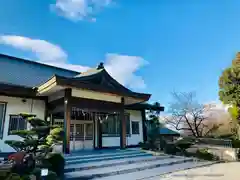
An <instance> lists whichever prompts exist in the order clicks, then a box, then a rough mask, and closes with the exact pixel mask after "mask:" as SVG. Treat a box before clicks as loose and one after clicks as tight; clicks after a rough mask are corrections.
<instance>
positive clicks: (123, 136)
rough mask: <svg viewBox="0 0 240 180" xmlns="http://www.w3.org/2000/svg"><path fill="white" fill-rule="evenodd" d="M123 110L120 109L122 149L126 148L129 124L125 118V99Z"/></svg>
mask: <svg viewBox="0 0 240 180" xmlns="http://www.w3.org/2000/svg"><path fill="white" fill-rule="evenodd" d="M121 104H122V106H121V109H120V148H121V149H125V148H126V137H127V136H126V134H127V124H126V118H125V116H124V98H122V99H121Z"/></svg>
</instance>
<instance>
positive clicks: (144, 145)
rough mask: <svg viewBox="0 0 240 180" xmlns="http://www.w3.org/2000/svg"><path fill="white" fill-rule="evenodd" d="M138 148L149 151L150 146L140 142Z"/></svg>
mask: <svg viewBox="0 0 240 180" xmlns="http://www.w3.org/2000/svg"><path fill="white" fill-rule="evenodd" d="M139 146H140V148H142V149H145V150H150V149H151V145H150V143H148V142H146V143H142V142H141V143H139Z"/></svg>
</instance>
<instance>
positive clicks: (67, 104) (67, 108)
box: [63, 89, 72, 154]
mask: <svg viewBox="0 0 240 180" xmlns="http://www.w3.org/2000/svg"><path fill="white" fill-rule="evenodd" d="M71 96H72V90H71V89H65V95H64V141H63V153H65V154H69V153H70V125H71V113H72V106H71Z"/></svg>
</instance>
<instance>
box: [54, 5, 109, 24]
mask: <svg viewBox="0 0 240 180" xmlns="http://www.w3.org/2000/svg"><path fill="white" fill-rule="evenodd" d="M111 3H112V0H56V3H55V4H52V5H51V9H53V10H54V11H55V12H56V13H58V14H59V15H61V16H64V17H65V18H68V19H70V20H72V21H79V20H90V21H96V19H95V18H94V15H95V14H96V13H97V12H98V11H99V10H101V9H102V8H105V7H107V6H109V5H110V4H111Z"/></svg>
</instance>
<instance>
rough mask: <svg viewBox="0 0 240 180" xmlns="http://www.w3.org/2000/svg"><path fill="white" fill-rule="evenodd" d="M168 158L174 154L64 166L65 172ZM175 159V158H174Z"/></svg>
mask: <svg viewBox="0 0 240 180" xmlns="http://www.w3.org/2000/svg"><path fill="white" fill-rule="evenodd" d="M169 158H174V156H151V155H148V156H137V157H136V156H134V157H128V158H122V159H113V160H107V161H97V162H88V163H81V164H70V165H67V166H66V168H65V172H74V171H82V170H89V169H98V168H103V167H112V166H119V165H127V164H134V163H140V162H149V161H156V160H163V159H169ZM175 159H177V158H175Z"/></svg>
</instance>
